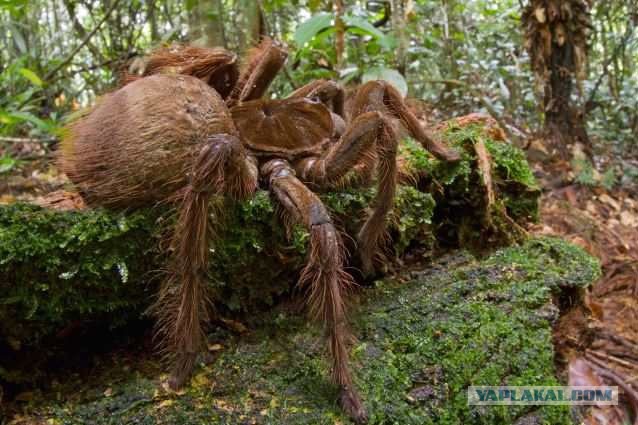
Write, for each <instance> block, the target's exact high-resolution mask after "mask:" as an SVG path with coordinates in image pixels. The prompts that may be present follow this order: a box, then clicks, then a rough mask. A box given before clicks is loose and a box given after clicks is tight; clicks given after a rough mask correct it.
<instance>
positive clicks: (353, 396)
mask: <svg viewBox="0 0 638 425" xmlns="http://www.w3.org/2000/svg"><path fill="white" fill-rule="evenodd" d="M339 406H341V409H342V410H343V411H344V413H346V414H347V415H348V416H349V417H350V418H351V419H352V420H353V421H354V422H355V423H356V424H367V423H368V413H367V412H366V408H365V406H364V405H363V403H362V402H361V399H360V398H359V395H358V394H357V393H356V392H355V391H353V390H352V389H351V388H349V387H348V386H347V385H342V386H341V390H340V392H339Z"/></svg>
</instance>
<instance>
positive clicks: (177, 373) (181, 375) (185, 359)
mask: <svg viewBox="0 0 638 425" xmlns="http://www.w3.org/2000/svg"><path fill="white" fill-rule="evenodd" d="M196 362H197V353H181V354H178V355H177V358H176V359H175V365H174V366H173V370H172V371H171V374H170V376H169V377H168V387H169V388H170V389H171V390H173V391H177V390H179V389H180V388H182V387H183V386H184V384H185V383H186V381H187V380H188V378H190V376H191V373H192V372H193V369H194V368H195V363H196Z"/></svg>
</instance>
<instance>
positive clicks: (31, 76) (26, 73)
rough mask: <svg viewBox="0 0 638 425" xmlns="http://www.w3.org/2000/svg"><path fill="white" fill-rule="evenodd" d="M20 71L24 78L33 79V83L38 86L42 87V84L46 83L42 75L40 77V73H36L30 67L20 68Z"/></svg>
mask: <svg viewBox="0 0 638 425" xmlns="http://www.w3.org/2000/svg"><path fill="white" fill-rule="evenodd" d="M18 72H19V73H20V74H22V76H23V77H24V78H26V79H27V80H29V81H31V82H32V83H33V84H35V85H36V86H38V87H42V85H43V84H44V83H43V82H42V80H41V79H40V77H38V74H36V73H35V72H33V71H31V70H30V69H28V68H20V69H19V70H18Z"/></svg>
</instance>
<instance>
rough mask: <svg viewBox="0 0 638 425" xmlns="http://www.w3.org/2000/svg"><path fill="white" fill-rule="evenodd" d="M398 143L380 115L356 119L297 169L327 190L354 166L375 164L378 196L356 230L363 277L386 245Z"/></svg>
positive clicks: (378, 113)
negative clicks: (324, 151)
mask: <svg viewBox="0 0 638 425" xmlns="http://www.w3.org/2000/svg"><path fill="white" fill-rule="evenodd" d="M397 148H398V140H397V136H396V134H395V132H394V129H393V127H392V124H391V123H390V122H389V121H388V119H387V118H386V117H384V116H383V114H381V113H380V112H374V111H373V112H366V113H363V114H361V115H360V116H358V117H357V118H356V119H355V120H354V121H353V122H352V124H351V125H350V126H349V127H348V128H347V129H346V132H345V134H344V135H343V136H342V137H341V138H340V139H339V141H338V142H337V143H335V144H334V145H332V146H331V147H330V149H329V150H328V151H327V152H326V153H325V154H324V155H323V156H321V157H320V158H318V159H317V158H307V159H304V160H302V161H300V162H299V163H298V164H297V166H296V169H297V171H298V173H299V175H300V177H301V179H302V180H304V181H308V182H310V183H313V184H316V185H318V186H319V187H330V186H334V185H336V184H338V183H340V182H343V181H344V177H345V176H346V174H347V173H348V172H349V171H351V170H352V169H353V167H354V166H356V165H360V164H363V165H364V168H372V167H374V166H375V165H376V171H377V180H378V181H377V185H378V190H377V195H376V197H375V199H374V201H373V202H374V209H373V211H372V213H371V214H370V215H369V217H368V219H367V220H366V222H365V223H364V225H363V227H362V228H361V230H360V231H359V235H358V237H357V243H358V248H359V255H360V257H361V266H362V272H363V274H364V275H365V276H370V275H372V274H373V273H374V257H375V256H377V255H379V256H380V255H381V254H380V253H379V251H380V248H381V247H382V245H383V244H384V242H385V240H384V239H385V237H386V229H387V225H386V219H387V216H388V213H389V212H390V210H391V209H392V207H393V204H394V196H395V192H396V184H397V159H396V156H397Z"/></svg>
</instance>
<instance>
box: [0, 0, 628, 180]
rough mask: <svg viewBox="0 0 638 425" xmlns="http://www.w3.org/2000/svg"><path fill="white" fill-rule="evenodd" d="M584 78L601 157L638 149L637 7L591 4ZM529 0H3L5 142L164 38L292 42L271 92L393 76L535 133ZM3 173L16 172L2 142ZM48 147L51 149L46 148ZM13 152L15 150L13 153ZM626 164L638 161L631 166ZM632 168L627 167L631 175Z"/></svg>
mask: <svg viewBox="0 0 638 425" xmlns="http://www.w3.org/2000/svg"><path fill="white" fill-rule="evenodd" d="M590 3H591V15H592V28H591V31H590V40H589V45H590V49H589V50H590V52H589V64H588V68H587V76H586V79H585V80H584V81H583V83H582V84H581V85H580V86H579V88H578V90H576V93H574V99H573V102H574V104H576V105H579V106H580V107H582V110H583V111H585V113H586V120H587V124H588V130H589V132H590V136H591V137H592V139H593V145H594V148H595V150H596V151H597V152H607V153H612V154H613V155H614V156H615V157H616V158H620V157H629V156H632V155H635V154H636V151H637V149H636V141H635V135H636V131H638V112H637V111H638V104H637V102H638V100H637V99H638V96H637V94H638V75H637V73H636V66H635V65H636V63H635V62H636V58H637V57H638V56H637V54H638V40H637V38H636V34H635V26H636V23H637V21H638V12H637V7H636V3H637V2H636V0H630V1H623V0H611V1H599V0H592V1H591V2H590ZM525 6H526V2H524V1H523V0H519V1H515V0H499V1H487V0H468V1H459V0H387V1H384V0H365V1H362V0H356V1H353V0H349V1H347V2H344V1H343V0H334V1H328V0H205V1H199V2H198V1H193V0H189V1H186V2H180V1H176V0H1V1H0V72H1V74H0V91H1V92H2V93H3V96H2V98H0V136H7V137H11V136H19V137H35V138H37V139H38V140H39V141H41V142H42V143H44V144H45V145H46V144H51V143H52V142H54V138H55V136H56V134H57V133H56V131H57V130H58V128H59V126H60V122H61V119H62V117H63V116H65V114H68V113H69V112H71V111H73V110H76V109H78V108H80V107H81V106H83V105H86V104H89V103H90V102H91V101H92V100H93V99H94V98H95V96H96V95H98V94H100V93H103V92H105V91H107V90H109V89H110V88H112V87H113V86H114V85H115V83H116V82H117V74H118V71H119V70H120V69H121V68H122V67H125V66H130V65H131V63H132V64H133V66H135V59H136V58H138V57H140V56H141V55H142V54H143V53H145V52H147V51H148V50H149V49H150V48H152V47H155V46H158V45H160V44H162V43H170V42H174V41H180V42H181V41H191V42H196V43H200V44H208V45H215V44H218V45H224V46H226V47H227V48H229V49H233V50H237V51H243V50H245V49H246V48H247V47H249V46H250V45H251V43H252V42H253V41H254V40H255V39H256V38H258V37H259V35H260V34H268V35H271V36H273V37H276V38H278V39H280V40H283V41H284V42H286V43H288V44H289V46H290V48H291V56H290V60H289V61H288V64H287V68H286V70H285V72H284V73H282V75H281V76H280V78H278V80H277V81H276V82H275V84H274V92H275V94H276V95H283V94H285V93H287V92H289V91H290V90H291V89H292V88H294V87H296V86H299V85H301V84H303V83H305V82H307V81H309V80H311V79H314V78H334V79H338V80H340V81H341V82H343V83H345V84H355V83H359V82H362V81H366V80H369V79H375V78H384V79H387V80H389V81H391V82H393V83H394V84H395V85H396V86H397V87H398V88H399V89H400V90H402V91H403V92H404V93H408V94H409V96H411V97H415V98H419V99H423V100H424V101H425V104H424V111H425V112H427V113H428V114H427V116H431V115H432V114H434V116H437V118H447V117H449V116H456V115H461V114H464V113H468V112H473V111H478V110H483V111H486V112H489V113H491V114H492V115H495V116H498V117H499V119H500V122H501V124H502V125H503V124H506V127H508V128H507V130H508V133H509V134H510V135H511V136H512V137H513V138H514V139H521V140H522V139H523V138H527V137H528V136H530V135H533V134H534V133H535V132H537V131H538V130H539V129H540V128H541V127H542V125H543V122H542V120H543V114H542V112H543V111H542V107H541V106H539V105H542V102H541V101H540V98H539V97H540V96H541V93H540V92H539V87H537V83H536V82H535V80H534V77H533V75H532V72H531V70H530V65H529V58H528V54H527V52H526V49H525V48H524V39H523V38H524V31H523V29H522V28H521V21H520V20H521V13H522V10H523V8H524V7H525ZM2 143H4V144H5V148H4V149H2V152H3V153H1V155H3V156H2V157H1V158H0V173H2V172H3V171H4V170H7V169H10V168H13V167H15V166H16V165H19V162H16V158H15V157H14V156H15V155H14V156H11V153H10V152H11V150H10V149H7V148H6V143H7V141H6V140H4V139H3V142H2ZM45 147H46V146H45ZM7 152H9V153H7ZM632 164H633V165H632ZM635 165H636V164H635V162H633V163H632V162H622V163H621V164H620V166H621V167H622V170H621V169H618V170H617V174H619V173H620V172H621V171H624V172H625V173H631V172H634V173H637V172H638V169H636V168H635Z"/></svg>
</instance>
